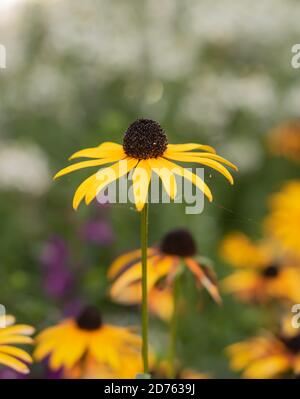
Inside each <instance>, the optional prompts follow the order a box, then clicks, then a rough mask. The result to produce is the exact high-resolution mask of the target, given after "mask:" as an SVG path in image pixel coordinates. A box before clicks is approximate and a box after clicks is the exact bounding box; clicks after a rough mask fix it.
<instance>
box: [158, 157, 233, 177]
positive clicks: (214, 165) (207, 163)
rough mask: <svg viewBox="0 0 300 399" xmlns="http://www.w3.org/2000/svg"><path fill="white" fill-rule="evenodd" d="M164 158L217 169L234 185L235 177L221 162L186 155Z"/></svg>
mask: <svg viewBox="0 0 300 399" xmlns="http://www.w3.org/2000/svg"><path fill="white" fill-rule="evenodd" d="M164 156H165V157H166V158H168V159H172V160H174V161H180V162H194V163H199V164H201V165H204V166H209V167H210V168H212V169H215V170H216V171H218V172H219V173H221V174H222V175H223V176H225V177H226V179H227V180H228V181H229V182H230V184H233V177H232V176H231V174H230V173H229V172H228V170H227V169H226V168H225V167H224V166H223V165H222V164H220V163H219V162H217V161H214V160H212V159H206V158H200V157H193V156H190V155H185V154H179V155H176V154H170V155H168V154H164Z"/></svg>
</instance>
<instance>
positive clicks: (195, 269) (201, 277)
mask: <svg viewBox="0 0 300 399" xmlns="http://www.w3.org/2000/svg"><path fill="white" fill-rule="evenodd" d="M184 261H185V263H186V265H187V267H188V268H189V269H190V270H191V272H192V273H193V274H194V275H195V276H196V278H197V279H198V281H199V282H200V283H201V284H202V285H203V287H204V288H206V289H207V291H208V292H209V294H210V295H211V296H212V298H213V299H214V300H215V301H216V302H217V303H218V304H221V303H222V299H221V297H220V294H219V290H218V287H217V285H216V282H215V281H214V278H210V276H209V275H208V273H204V271H203V269H202V268H201V266H200V265H199V264H198V263H197V262H196V261H195V260H194V259H192V258H185V259H184Z"/></svg>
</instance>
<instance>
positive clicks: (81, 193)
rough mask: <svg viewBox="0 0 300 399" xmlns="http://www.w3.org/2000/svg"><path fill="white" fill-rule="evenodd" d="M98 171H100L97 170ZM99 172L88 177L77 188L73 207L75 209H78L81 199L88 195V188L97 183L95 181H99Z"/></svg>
mask: <svg viewBox="0 0 300 399" xmlns="http://www.w3.org/2000/svg"><path fill="white" fill-rule="evenodd" d="M97 173H98V172H97ZM97 173H95V174H93V175H92V176H90V177H88V178H87V179H85V180H84V181H83V182H82V183H81V184H80V186H79V187H78V188H77V190H76V191H75V194H74V198H73V208H74V209H75V210H77V209H78V207H79V205H80V203H81V201H82V200H83V198H84V197H85V196H86V193H87V192H88V190H89V189H90V188H91V187H92V186H93V184H95V182H96V181H97Z"/></svg>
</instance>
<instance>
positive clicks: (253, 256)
mask: <svg viewBox="0 0 300 399" xmlns="http://www.w3.org/2000/svg"><path fill="white" fill-rule="evenodd" d="M220 253H221V256H222V257H223V258H224V260H226V261H227V262H228V263H229V264H231V265H232V266H234V267H235V268H237V270H236V271H234V272H233V273H232V274H231V275H230V276H228V277H226V278H225V279H224V280H223V281H222V282H221V286H222V288H223V289H224V291H225V292H228V293H232V294H234V295H236V296H237V297H238V298H239V299H241V300H244V301H253V302H264V301H266V300H268V299H270V298H277V299H281V300H286V301H291V302H298V301H300V290H299V287H300V269H299V267H298V265H297V264H295V263H293V262H292V261H290V260H286V259H284V258H280V257H277V254H274V251H273V253H272V247H271V246H270V245H269V244H267V243H265V242H259V243H257V244H256V243H253V242H252V241H251V240H250V239H249V238H248V237H247V236H245V235H243V234H241V233H232V234H230V235H228V236H227V237H225V239H224V240H223V242H222V244H221V249H220Z"/></svg>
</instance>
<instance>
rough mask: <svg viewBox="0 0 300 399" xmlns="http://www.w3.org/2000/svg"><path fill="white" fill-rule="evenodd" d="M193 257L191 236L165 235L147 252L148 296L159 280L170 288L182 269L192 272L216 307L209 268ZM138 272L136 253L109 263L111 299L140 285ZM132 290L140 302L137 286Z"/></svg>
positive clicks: (183, 232)
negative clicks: (138, 283) (111, 281)
mask: <svg viewBox="0 0 300 399" xmlns="http://www.w3.org/2000/svg"><path fill="white" fill-rule="evenodd" d="M196 254H197V248H196V243H195V241H194V239H193V237H192V236H191V234H190V233H189V232H188V231H186V230H184V229H180V230H173V231H171V232H169V233H168V234H166V236H165V237H164V238H163V240H162V242H161V243H160V245H159V246H158V247H153V248H148V258H147V273H148V290H149V292H151V290H152V289H153V287H154V286H155V285H156V284H157V282H158V281H161V279H163V278H164V279H165V282H166V283H167V284H171V283H172V281H173V278H174V277H175V276H176V275H177V273H178V272H180V271H181V270H182V267H186V268H187V269H188V270H189V271H191V272H192V274H193V275H194V277H195V279H196V281H197V283H198V285H201V286H203V287H205V288H206V289H207V291H208V292H209V293H210V295H211V296H212V297H213V299H214V300H215V301H216V302H218V303H220V302H221V298H220V295H219V292H218V288H217V283H216V278H215V275H214V273H213V271H212V270H211V269H210V268H209V267H207V266H205V265H203V264H200V263H199V260H198V259H197V256H196ZM141 269H142V268H141V257H140V251H139V250H136V251H132V252H129V253H126V254H124V255H122V256H120V257H119V258H117V259H116V260H115V261H114V262H113V264H112V265H111V266H110V268H109V270H108V277H109V278H110V279H113V280H114V282H113V285H112V287H111V290H110V295H111V297H112V299H116V300H117V299H118V298H120V297H121V296H122V295H123V294H122V292H123V291H124V290H127V289H131V287H132V286H134V285H135V284H136V283H137V282H140V279H141ZM136 289H138V290H139V291H138V298H140V296H141V293H140V288H139V286H136ZM128 295H129V294H128Z"/></svg>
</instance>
